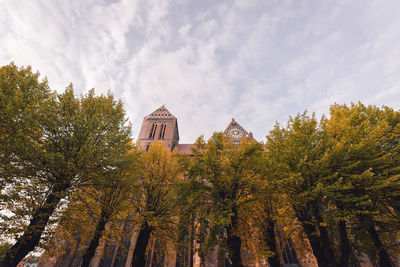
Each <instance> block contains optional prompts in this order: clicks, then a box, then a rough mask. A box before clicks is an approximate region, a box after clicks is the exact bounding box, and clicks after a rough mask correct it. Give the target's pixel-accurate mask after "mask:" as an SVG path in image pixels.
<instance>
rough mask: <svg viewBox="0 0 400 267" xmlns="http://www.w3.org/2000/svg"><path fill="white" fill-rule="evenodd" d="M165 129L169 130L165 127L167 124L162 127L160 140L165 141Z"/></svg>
mask: <svg viewBox="0 0 400 267" xmlns="http://www.w3.org/2000/svg"><path fill="white" fill-rule="evenodd" d="M165 128H167V125H165V123H163V124H162V125H161V129H160V135H159V136H158V139H164V136H165Z"/></svg>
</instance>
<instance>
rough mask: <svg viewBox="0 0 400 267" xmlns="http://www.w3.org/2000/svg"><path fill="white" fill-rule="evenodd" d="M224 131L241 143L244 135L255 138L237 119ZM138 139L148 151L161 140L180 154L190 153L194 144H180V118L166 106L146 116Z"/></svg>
mask: <svg viewBox="0 0 400 267" xmlns="http://www.w3.org/2000/svg"><path fill="white" fill-rule="evenodd" d="M224 133H225V134H226V135H227V136H228V137H229V138H230V139H231V140H232V141H233V142H234V143H239V142H240V140H241V139H242V138H243V137H247V138H250V139H253V134H252V133H251V132H250V133H248V132H247V131H246V130H245V129H244V128H243V127H242V126H241V125H240V124H239V123H238V122H237V121H236V120H235V119H232V121H231V122H230V123H229V125H228V126H227V127H226V129H225V131H224ZM138 141H139V144H140V146H141V148H142V149H144V150H146V151H147V150H148V149H149V147H150V145H151V144H152V143H154V142H155V141H161V142H162V143H163V144H164V145H165V146H166V147H168V148H169V149H170V150H171V151H172V150H174V149H177V152H178V153H180V154H190V153H191V149H190V148H191V147H192V146H193V144H179V129H178V120H177V118H176V117H175V116H174V115H172V113H171V112H170V111H169V110H168V109H167V108H166V107H165V106H161V107H159V108H158V109H156V110H155V111H153V112H152V113H150V114H149V115H147V116H146V117H144V119H143V123H142V127H141V129H140V133H139V137H138Z"/></svg>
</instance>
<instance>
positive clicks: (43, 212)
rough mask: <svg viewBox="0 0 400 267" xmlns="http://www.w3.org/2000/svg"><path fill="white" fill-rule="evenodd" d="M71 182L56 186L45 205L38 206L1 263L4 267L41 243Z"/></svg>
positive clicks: (15, 262) (12, 263)
mask: <svg viewBox="0 0 400 267" xmlns="http://www.w3.org/2000/svg"><path fill="white" fill-rule="evenodd" d="M68 187H69V183H60V184H57V185H55V186H54V188H53V189H52V190H51V192H50V193H49V195H48V196H47V198H46V200H45V203H44V204H43V206H41V207H40V208H38V209H37V210H36V211H35V213H34V214H33V217H32V219H31V220H30V222H29V225H28V227H27V228H26V230H25V232H24V234H23V235H22V236H21V237H20V238H19V239H18V240H17V242H16V243H15V244H14V245H13V246H12V247H11V248H9V249H8V250H7V252H6V255H5V257H4V259H3V261H2V262H1V263H0V266H2V267H14V266H17V264H18V263H19V262H20V261H21V260H22V259H23V258H24V257H25V256H26V255H27V254H28V253H29V252H31V251H32V250H34V249H35V247H36V246H37V245H38V244H39V241H40V238H41V236H42V233H43V231H44V229H45V227H46V225H47V222H48V221H49V218H50V216H51V215H52V214H53V212H54V210H55V208H56V207H57V204H58V203H59V202H60V200H61V198H62V197H63V196H64V194H65V191H66V190H67V189H68Z"/></svg>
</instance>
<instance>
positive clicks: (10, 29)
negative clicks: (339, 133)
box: [0, 0, 400, 143]
mask: <svg viewBox="0 0 400 267" xmlns="http://www.w3.org/2000/svg"><path fill="white" fill-rule="evenodd" d="M399 10H400V1H398V0H381V1H377V0H369V1H365V0H323V1H321V0H315V1H312V0H303V1H299V0H236V1H233V0H232V1H224V0H221V1H216V0H201V1H199V0H174V1H170V0H114V1H107V0H98V1H90V0H72V1H65V0H64V1H61V0H58V1H57V0H54V1H43V0H18V1H12V0H0V65H1V66H2V65H6V64H9V63H10V62H11V61H13V62H14V63H15V64H16V65H18V66H27V65H31V66H32V68H33V70H38V71H39V72H40V73H41V74H42V76H43V77H44V76H46V77H47V79H48V80H49V84H50V86H51V88H52V89H53V90H57V91H58V92H63V90H64V89H65V87H66V86H68V84H69V83H72V84H73V85H74V88H75V92H76V93H77V94H84V93H86V92H87V91H88V90H89V89H90V88H95V90H96V92H97V93H98V94H100V93H107V92H111V93H112V94H114V95H115V96H116V97H117V98H118V99H120V100H121V101H122V102H123V103H124V106H125V110H126V112H127V115H128V117H129V120H130V121H131V122H132V126H133V128H132V129H133V137H134V138H137V136H138V134H139V131H140V126H141V123H142V121H143V117H144V116H146V115H148V114H150V113H151V112H152V111H154V110H155V109H157V108H158V107H160V106H162V105H163V104H165V105H166V107H167V108H168V109H169V111H170V112H171V113H172V114H174V115H175V116H176V117H177V118H178V125H179V131H180V143H193V142H194V141H195V139H196V138H197V137H198V136H200V135H202V134H204V135H205V137H206V138H208V137H209V136H210V135H211V134H212V133H213V132H215V131H222V130H224V129H225V128H226V126H227V125H228V124H229V123H230V121H231V119H232V118H233V117H234V118H235V119H236V121H238V122H239V123H240V124H241V125H242V126H243V127H244V128H245V129H246V130H247V131H252V132H253V134H254V137H255V138H256V139H257V140H260V141H262V140H265V136H266V135H267V134H268V132H269V130H271V129H272V127H273V125H274V124H275V122H280V123H282V124H284V125H285V124H286V122H287V120H288V118H289V116H295V115H296V114H297V113H299V112H300V113H301V112H303V111H304V110H307V111H309V112H316V114H317V115H318V116H321V114H328V113H329V106H330V105H332V104H334V103H338V104H349V103H351V102H357V101H361V102H363V103H365V104H373V105H378V106H381V105H387V106H390V107H392V108H394V109H396V110H398V109H399V105H400V101H399V100H400V16H399V13H398V12H399Z"/></svg>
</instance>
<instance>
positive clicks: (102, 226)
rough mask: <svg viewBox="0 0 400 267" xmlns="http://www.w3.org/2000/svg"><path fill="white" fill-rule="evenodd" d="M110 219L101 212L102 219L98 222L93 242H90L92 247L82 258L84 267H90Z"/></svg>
mask: <svg viewBox="0 0 400 267" xmlns="http://www.w3.org/2000/svg"><path fill="white" fill-rule="evenodd" d="M109 218H110V215H109V214H108V213H107V212H105V211H104V210H102V211H101V215H100V219H99V221H98V222H97V225H96V230H95V231H94V236H93V239H92V241H90V245H89V247H88V249H87V250H86V252H85V255H83V258H82V265H81V266H82V267H88V266H89V265H90V261H91V260H92V258H93V256H94V254H95V252H96V248H97V246H98V245H99V241H100V238H101V236H102V234H103V232H104V229H105V227H106V224H107V222H108V219H109Z"/></svg>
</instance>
